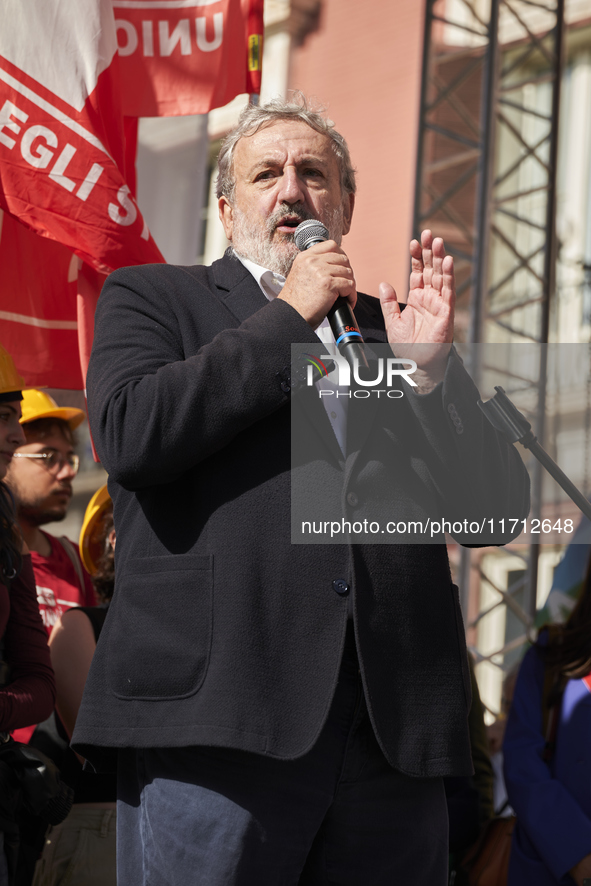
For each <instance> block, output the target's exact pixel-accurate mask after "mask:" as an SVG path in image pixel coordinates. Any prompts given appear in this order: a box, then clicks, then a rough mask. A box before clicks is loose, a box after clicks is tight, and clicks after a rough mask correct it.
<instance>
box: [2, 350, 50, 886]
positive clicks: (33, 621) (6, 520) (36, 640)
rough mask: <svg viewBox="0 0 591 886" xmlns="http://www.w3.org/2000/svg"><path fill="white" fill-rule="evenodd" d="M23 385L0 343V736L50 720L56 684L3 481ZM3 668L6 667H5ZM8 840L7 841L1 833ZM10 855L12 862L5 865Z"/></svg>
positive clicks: (5, 846)
mask: <svg viewBox="0 0 591 886" xmlns="http://www.w3.org/2000/svg"><path fill="white" fill-rule="evenodd" d="M23 386H24V382H23V379H22V378H21V377H20V375H19V374H18V372H17V371H16V368H15V366H14V363H13V361H12V358H11V356H10V354H9V353H8V351H6V349H5V348H3V347H2V346H1V345H0V638H1V639H0V647H1V652H0V659H1V660H2V668H1V671H2V674H1V676H0V733H2V739H3V740H4V739H5V738H7V737H8V732H9V731H12V730H14V729H16V728H18V727H26V726H28V725H29V724H31V723H36V722H38V721H39V720H43V719H45V718H46V717H48V716H49V715H50V713H51V711H52V710H53V705H54V701H55V683H54V678H53V671H52V669H51V664H50V660H49V650H48V647H47V636H46V634H45V631H44V629H43V623H42V621H41V616H40V614H39V609H38V607H37V601H36V593H35V580H34V576H33V570H32V566H31V557H30V555H29V552H28V550H27V548H26V545H25V544H24V543H23V539H22V536H21V533H20V532H19V530H18V527H17V525H16V517H15V511H14V502H13V499H12V495H11V493H10V491H9V489H8V487H7V486H6V484H5V483H4V478H5V476H6V473H7V470H8V466H9V465H10V463H11V461H12V458H13V456H14V453H15V450H16V449H17V447H19V446H21V445H22V444H23V443H25V435H24V431H23V428H22V425H21V424H20V418H21V402H22V393H21V389H22V388H23ZM5 666H6V667H5ZM16 814H17V810H16V808H13V803H12V802H11V796H10V792H7V791H4V790H2V791H0V883H8V882H9V879H8V869H9V864H10V868H11V869H12V870H14V867H15V865H16V861H17V859H16V850H15V847H16V840H15V838H16V837H17V835H18V826H17V821H16ZM6 834H10V835H11V838H12V839H11V840H9V841H8V842H7V843H5V835H6ZM8 856H10V862H8Z"/></svg>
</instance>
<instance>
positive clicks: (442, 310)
mask: <svg viewBox="0 0 591 886" xmlns="http://www.w3.org/2000/svg"><path fill="white" fill-rule="evenodd" d="M410 256H411V273H410V288H409V293H408V299H407V302H406V308H405V309H404V311H401V310H400V304H399V303H398V298H397V296H396V292H395V291H394V289H393V287H392V286H391V285H390V284H389V283H380V290H379V291H380V302H381V305H382V313H383V315H384V322H385V324H386V331H387V334H388V341H389V343H390V344H391V346H392V349H393V351H394V353H395V354H396V356H399V357H401V356H409V357H412V359H414V360H416V361H417V363H418V364H419V369H420V370H421V371H422V373H424V378H423V381H424V384H422V385H421V389H422V390H421V392H422V393H423V392H427V390H429V389H431V388H432V387H433V386H434V385H435V384H437V383H438V382H439V381H441V379H442V378H443V374H444V372H445V361H446V360H447V355H448V354H449V348H450V346H451V342H452V341H453V330H454V307H455V298H456V292H455V278H454V262H453V258H452V257H451V255H446V254H445V246H444V243H443V240H442V239H441V237H435V238H433V235H432V233H431V231H423V232H422V234H421V242H420V243H419V242H418V240H413V241H412V242H411V244H410ZM420 344H422V345H428V344H431V345H437V347H432V348H420V349H419V348H417V347H416V346H417V345H420ZM405 345H413V348H410V349H409V348H405V347H404V346H405ZM417 358H418V359H417ZM427 379H428V380H427Z"/></svg>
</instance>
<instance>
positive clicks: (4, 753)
mask: <svg viewBox="0 0 591 886" xmlns="http://www.w3.org/2000/svg"><path fill="white" fill-rule="evenodd" d="M73 801H74V791H73V790H72V788H70V787H69V786H68V785H67V784H65V782H63V781H62V779H61V777H60V773H59V769H58V768H57V766H56V765H55V763H53V762H52V761H51V760H50V759H49V757H46V756H45V754H43V753H41V751H38V750H37V749H36V748H32V747H29V745H26V744H21V743H20V742H18V741H14V739H12V738H11V737H10V736H9V735H7V733H0V827H2V825H3V823H4V822H6V824H7V825H8V824H10V823H11V822H13V821H14V820H15V819H16V817H17V815H18V813H19V812H20V811H21V809H25V810H26V811H27V812H30V813H31V814H32V815H36V816H39V817H40V818H42V819H43V820H44V821H45V822H47V824H52V825H56V824H60V822H62V821H63V820H64V818H65V817H66V816H67V814H68V813H69V811H70V809H71V808H72V803H73Z"/></svg>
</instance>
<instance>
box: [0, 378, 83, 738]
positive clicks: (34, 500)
mask: <svg viewBox="0 0 591 886" xmlns="http://www.w3.org/2000/svg"><path fill="white" fill-rule="evenodd" d="M84 419H85V414H84V412H83V411H82V410H81V409H75V408H72V407H64V406H58V404H57V403H56V402H55V400H54V399H53V397H51V396H50V395H49V394H47V393H46V392H45V391H40V390H37V389H34V388H30V389H26V390H24V391H23V399H22V417H21V420H20V421H21V425H22V428H23V431H24V434H25V438H26V439H25V440H24V441H23V445H21V446H19V447H18V449H17V451H16V452H15V453H14V457H13V459H12V461H11V464H10V468H9V470H8V474H7V478H6V479H7V483H8V485H9V486H10V489H11V491H12V493H13V495H14V497H15V499H16V503H17V518H18V522H19V526H20V529H21V532H22V534H23V537H24V539H25V541H26V542H27V545H28V546H29V548H30V550H31V555H32V558H33V568H34V570H35V579H36V584H37V598H38V602H39V609H40V611H41V616H42V618H43V622H44V624H45V627H46V629H47V632H48V634H50V633H51V629H52V627H53V625H54V624H55V623H56V621H57V620H58V618H59V617H60V615H61V614H62V613H63V612H65V610H66V609H68V608H69V607H70V606H92V605H94V602H95V596H94V591H93V589H92V584H91V582H90V579H89V577H88V575H87V574H86V572H85V570H84V569H82V566H81V563H80V556H79V552H78V550H77V547H76V545H75V544H73V542H70V541H69V539H66V538H65V537H62V538H57V537H55V536H52V535H50V534H49V533H47V532H45V531H44V530H43V529H42V528H41V527H42V526H44V525H45V524H46V523H52V522H58V521H61V520H63V519H64V518H65V516H66V514H67V512H68V506H69V504H70V500H71V498H72V480H73V479H74V477H75V476H76V473H77V471H78V467H79V458H78V455H77V454H76V453H75V451H74V444H75V439H74V431H75V429H76V428H77V427H78V426H79V425H80V424H81V423H82V422H83V421H84ZM21 740H23V739H22V738H21Z"/></svg>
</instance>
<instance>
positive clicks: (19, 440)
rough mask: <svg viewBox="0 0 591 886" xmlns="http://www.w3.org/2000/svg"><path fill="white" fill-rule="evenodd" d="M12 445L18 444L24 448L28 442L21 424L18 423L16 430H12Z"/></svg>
mask: <svg viewBox="0 0 591 886" xmlns="http://www.w3.org/2000/svg"><path fill="white" fill-rule="evenodd" d="M10 441H11V443H16V445H17V446H24V445H25V443H26V442H27V438H26V437H25V432H24V429H23V426H22V425H21V424H20V422H17V423H16V425H15V426H14V428H13V429H12V433H11V435H10Z"/></svg>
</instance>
